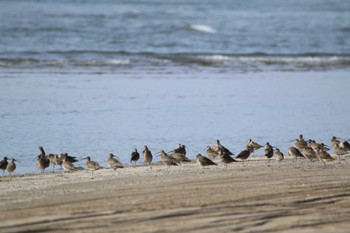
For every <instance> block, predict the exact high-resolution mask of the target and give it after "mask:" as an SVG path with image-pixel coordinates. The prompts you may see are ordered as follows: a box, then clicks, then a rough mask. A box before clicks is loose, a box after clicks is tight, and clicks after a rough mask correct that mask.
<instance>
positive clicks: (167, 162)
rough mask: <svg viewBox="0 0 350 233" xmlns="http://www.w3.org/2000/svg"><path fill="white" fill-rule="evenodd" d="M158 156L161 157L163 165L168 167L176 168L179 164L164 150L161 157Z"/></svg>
mask: <svg viewBox="0 0 350 233" xmlns="http://www.w3.org/2000/svg"><path fill="white" fill-rule="evenodd" d="M158 156H160V158H161V160H162V163H163V164H165V165H167V166H168V167H170V166H176V165H178V163H179V162H178V161H177V160H176V159H175V158H173V157H171V156H169V155H168V154H167V153H165V151H164V150H161V151H160V155H158Z"/></svg>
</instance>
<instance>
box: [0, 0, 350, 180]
mask: <svg viewBox="0 0 350 233" xmlns="http://www.w3.org/2000/svg"><path fill="white" fill-rule="evenodd" d="M349 12H350V4H349V3H348V2H347V1H342V0H332V1H325V0H324V1H322V0H307V1H298V0H294V1H288V0H285V1H277V0H266V1H260V0H255V1H230V0H225V1H224V0H222V1H170V0H168V1H111V0H104V1H59V2H58V1H40V0H35V1H34V0H31V1H30V0H28V1H6V0H4V1H0V35H1V36H0V128H1V133H0V141H1V145H0V156H7V157H15V158H16V159H18V160H20V161H21V163H20V164H18V168H17V170H16V173H29V172H35V171H36V168H35V155H37V154H38V149H37V147H38V146H39V145H42V146H43V147H44V149H45V150H46V151H47V152H48V153H61V152H68V153H69V154H71V155H73V156H77V157H79V158H83V157H86V156H88V155H89V156H91V157H92V158H93V159H95V160H97V161H98V162H100V163H101V164H102V165H104V166H105V165H106V164H105V160H106V158H107V155H108V153H110V152H113V153H115V154H117V155H118V156H119V157H120V158H121V160H122V161H123V162H124V163H126V164H127V163H129V156H130V153H131V152H132V150H133V148H134V147H137V148H138V149H139V150H140V151H141V150H142V148H143V146H144V145H148V146H149V147H150V148H151V150H152V151H153V153H155V152H158V151H159V150H160V149H164V150H166V151H169V150H172V149H174V148H176V147H177V144H178V143H183V144H185V145H187V146H188V153H189V157H191V158H194V157H195V155H196V154H197V153H204V149H205V147H206V146H207V145H212V144H213V143H214V141H215V140H216V139H220V140H221V141H222V143H223V144H224V145H225V146H226V147H228V148H229V149H230V150H232V151H233V152H235V153H239V151H240V150H241V149H243V147H244V144H245V142H246V141H247V139H248V138H252V139H254V140H255V141H257V142H259V143H261V144H264V143H266V142H270V143H271V144H272V145H274V146H277V147H280V148H281V149H282V151H284V152H285V151H286V150H287V149H288V147H289V146H291V145H292V140H293V139H295V138H296V137H298V135H299V134H300V133H303V134H304V135H305V137H306V138H314V139H316V140H318V141H322V142H325V143H329V139H330V138H331V137H332V136H333V135H336V136H339V137H343V138H345V139H348V138H350V125H349V119H350V106H349V104H348V102H349V100H350V92H349V91H348V90H349V86H350V80H349V74H350V73H349V68H350V40H349V39H348V38H350V14H349ZM261 153H262V152H260V153H259V152H258V153H257V154H258V155H259V154H261ZM155 161H158V158H155ZM81 164H83V163H81Z"/></svg>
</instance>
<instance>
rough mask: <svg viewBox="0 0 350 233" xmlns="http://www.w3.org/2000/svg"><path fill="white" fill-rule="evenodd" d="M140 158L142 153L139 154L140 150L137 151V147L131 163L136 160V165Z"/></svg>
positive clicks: (132, 154) (131, 157)
mask: <svg viewBox="0 0 350 233" xmlns="http://www.w3.org/2000/svg"><path fill="white" fill-rule="evenodd" d="M139 159H140V154H139V152H137V149H136V148H135V149H134V151H133V152H132V153H131V156H130V163H132V162H135V165H136V162H137V161H138V160H139Z"/></svg>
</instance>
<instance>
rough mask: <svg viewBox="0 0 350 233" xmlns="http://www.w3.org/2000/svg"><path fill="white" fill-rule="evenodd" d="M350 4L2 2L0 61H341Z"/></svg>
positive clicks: (59, 64)
mask: <svg viewBox="0 0 350 233" xmlns="http://www.w3.org/2000/svg"><path fill="white" fill-rule="evenodd" d="M349 12H350V4H349V2H348V1H343V0H331V1H329V0H307V1H304V0H303V1H301V0H292V1H288V0H284V1H279V0H266V1H261V0H253V1H233V0H219V1H208V0H207V1H203V0H198V1H187V0H186V1H185V0H181V1H179V0H175V1H170V0H166V1H155V0H151V1H112V0H104V1H92V0H90V1H59V2H57V1H37V0H35V1H34V0H28V1H13V0H11V1H1V2H0V34H1V36H0V67H2V68H3V69H5V70H9V69H10V71H12V69H15V70H16V71H18V69H19V70H23V69H24V68H26V69H29V70H30V69H35V70H36V72H37V71H38V69H39V70H40V71H43V72H46V69H49V70H50V71H49V72H61V71H62V69H63V70H64V71H66V70H67V69H70V68H74V69H78V68H80V69H81V70H84V71H85V72H86V71H92V72H96V70H97V71H98V72H115V71H124V72H128V71H129V70H130V69H131V68H132V69H135V68H139V69H141V70H149V69H150V67H152V70H154V69H157V70H158V71H159V70H160V71H159V72H161V70H163V69H166V70H169V71H172V72H174V71H173V69H172V68H173V67H174V66H175V67H179V66H180V67H185V68H193V67H195V68H196V67H198V66H199V67H200V68H201V67H215V68H221V69H223V70H225V71H228V72H237V71H238V72H241V71H242V72H246V71H252V70H253V71H260V70H290V69H293V70H295V69H298V70H310V69H311V70H319V69H322V70H324V69H330V68H332V69H333V68H339V67H340V68H344V67H346V68H348V67H349V66H350V40H349V39H348V38H350V14H349ZM153 68H154V69H153ZM43 69H45V70H43Z"/></svg>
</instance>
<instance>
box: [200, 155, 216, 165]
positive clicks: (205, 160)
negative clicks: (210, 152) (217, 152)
mask: <svg viewBox="0 0 350 233" xmlns="http://www.w3.org/2000/svg"><path fill="white" fill-rule="evenodd" d="M196 162H197V163H198V164H199V165H201V166H202V167H206V166H211V165H217V164H216V163H214V162H213V161H211V160H210V159H209V158H207V157H205V156H203V155H201V154H198V155H197V156H196Z"/></svg>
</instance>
